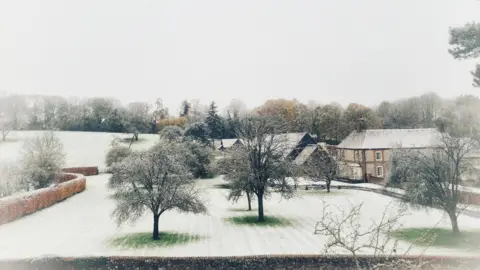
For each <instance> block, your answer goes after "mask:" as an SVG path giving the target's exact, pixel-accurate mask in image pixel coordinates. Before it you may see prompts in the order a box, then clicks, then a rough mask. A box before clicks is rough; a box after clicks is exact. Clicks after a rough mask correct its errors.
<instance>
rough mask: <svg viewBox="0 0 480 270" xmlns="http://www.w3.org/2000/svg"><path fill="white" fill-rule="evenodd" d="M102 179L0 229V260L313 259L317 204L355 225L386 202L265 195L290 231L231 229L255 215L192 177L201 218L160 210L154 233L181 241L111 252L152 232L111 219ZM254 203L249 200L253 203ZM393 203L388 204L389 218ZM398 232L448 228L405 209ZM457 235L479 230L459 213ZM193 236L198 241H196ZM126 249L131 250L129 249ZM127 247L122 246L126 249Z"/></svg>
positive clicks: (144, 222) (367, 197)
mask: <svg viewBox="0 0 480 270" xmlns="http://www.w3.org/2000/svg"><path fill="white" fill-rule="evenodd" d="M108 177H109V175H106V174H104V175H98V176H91V177H87V189H86V190H85V191H84V192H82V193H80V194H77V195H75V196H73V197H71V198H69V199H67V200H66V201H64V202H62V203H58V204H56V205H54V206H52V207H50V208H47V209H44V210H41V211H39V212H36V213H34V214H32V215H29V216H27V217H24V218H22V219H19V220H17V221H14V222H12V223H8V224H4V225H1V226H0V258H25V257H38V256H44V255H56V256H76V257H78V256H90V255H95V256H109V255H118V256H122V255H135V256H235V255H237V256H240V255H260V254H263V255H268V254H320V253H322V251H323V245H324V244H325V242H326V240H327V239H326V238H325V237H323V236H318V235H314V234H313V232H314V228H315V224H316V221H317V220H319V218H320V216H321V208H322V200H323V201H325V202H326V203H328V204H332V205H336V206H338V207H343V208H346V207H348V206H349V201H350V202H351V203H354V204H358V203H361V202H363V203H364V206H363V212H362V218H361V219H362V222H365V223H369V222H371V220H372V219H373V220H378V218H379V217H380V216H381V214H382V212H383V210H384V209H385V207H386V206H387V205H388V204H389V203H390V202H391V201H392V200H393V199H392V198H391V197H387V196H384V195H380V194H376V193H372V192H365V191H358V190H336V189H332V195H326V196H325V195H323V194H321V193H319V194H318V195H314V194H308V195H302V192H299V195H298V196H297V197H295V198H293V199H291V200H284V199H281V198H280V197H279V196H278V195H275V194H274V195H272V196H271V197H270V198H269V199H268V200H267V201H266V202H265V215H266V216H267V217H268V216H272V217H277V218H285V219H288V220H289V221H290V222H291V223H292V224H291V225H289V226H257V225H253V226H252V225H248V226H244V225H238V224H232V223H231V222H228V221H226V220H225V219H228V218H231V217H241V216H245V215H252V214H255V212H254V211H252V212H247V211H243V210H245V209H246V208H247V202H246V201H245V200H241V201H240V202H239V203H238V204H235V205H233V204H231V203H229V202H227V200H226V195H227V192H228V191H227V190H225V189H218V188H214V185H218V184H221V183H222V181H221V179H220V178H217V179H213V180H199V181H198V186H199V187H201V188H205V198H206V200H207V204H208V214H207V215H197V216H196V215H193V214H181V213H177V212H166V213H165V214H164V215H162V216H161V217H160V231H161V232H169V233H180V234H183V235H184V236H185V237H191V238H192V239H184V240H185V241H183V243H179V244H176V245H160V246H151V245H146V246H145V245H141V241H145V238H143V240H141V239H140V240H139V239H134V240H133V241H134V243H135V244H132V245H133V246H135V247H136V248H125V247H115V246H112V245H111V241H112V239H119V237H124V236H129V235H131V234H132V233H146V234H144V235H145V236H147V235H148V234H149V233H151V231H152V227H153V217H152V215H150V214H147V215H145V216H144V217H142V218H141V220H139V221H138V222H137V223H135V224H133V225H125V226H122V227H119V228H118V227H117V226H116V224H115V221H114V220H113V219H111V218H110V213H111V211H112V210H113V208H114V204H113V201H111V200H110V199H108V195H109V194H110V191H109V190H108V189H107V186H106V184H107V180H108ZM255 205H256V201H253V206H255ZM393 208H396V206H395V205H394V207H392V209H391V211H392V213H395V209H393ZM402 223H403V224H404V227H431V226H435V225H436V224H437V223H438V225H437V226H438V227H442V228H446V229H449V228H450V224H449V220H448V218H445V217H444V216H443V213H442V212H441V211H439V210H436V209H432V210H431V211H429V212H425V211H416V210H412V211H411V213H410V215H408V216H406V217H405V218H403V219H402ZM459 225H460V229H461V230H473V229H475V228H479V227H480V220H479V219H475V218H472V217H468V216H463V215H461V216H460V217H459ZM197 237H198V238H197ZM124 239H125V238H124ZM132 245H130V246H132ZM409 246H410V245H409V244H408V243H407V242H402V243H401V244H400V246H399V247H398V248H397V250H398V253H399V254H401V253H402V251H403V250H406V249H407V248H408V247H409ZM127 247H128V245H127ZM422 251H423V248H421V247H418V248H414V249H413V250H412V252H411V253H420V252H422ZM426 253H427V254H428V253H429V254H438V255H453V254H455V255H457V254H458V255H472V254H477V253H478V252H475V251H472V252H470V253H468V252H465V251H463V250H458V249H457V250H456V249H452V248H429V249H428V250H427V252H426Z"/></svg>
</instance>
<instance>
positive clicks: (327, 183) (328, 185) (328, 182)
mask: <svg viewBox="0 0 480 270" xmlns="http://www.w3.org/2000/svg"><path fill="white" fill-rule="evenodd" d="M325 183H326V185H327V193H330V180H328V179H327V181H325Z"/></svg>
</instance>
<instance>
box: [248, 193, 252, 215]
mask: <svg viewBox="0 0 480 270" xmlns="http://www.w3.org/2000/svg"><path fill="white" fill-rule="evenodd" d="M247 200H248V211H251V210H252V197H251V195H250V192H247Z"/></svg>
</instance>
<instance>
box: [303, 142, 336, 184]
mask: <svg viewBox="0 0 480 270" xmlns="http://www.w3.org/2000/svg"><path fill="white" fill-rule="evenodd" d="M332 155H333V154H331V153H328V151H327V150H324V149H318V151H316V152H314V153H313V154H312V156H311V157H309V159H308V160H306V161H305V163H304V164H303V165H301V166H300V168H299V170H300V173H301V175H305V176H306V177H307V178H308V179H310V180H313V181H325V186H326V188H327V192H330V184H331V183H332V181H333V180H335V179H336V178H337V173H338V164H337V159H336V158H335V157H334V156H332Z"/></svg>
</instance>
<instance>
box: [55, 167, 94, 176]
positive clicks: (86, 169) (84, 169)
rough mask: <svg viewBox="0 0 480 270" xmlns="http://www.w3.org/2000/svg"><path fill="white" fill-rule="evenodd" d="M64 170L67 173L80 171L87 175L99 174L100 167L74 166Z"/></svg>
mask: <svg viewBox="0 0 480 270" xmlns="http://www.w3.org/2000/svg"><path fill="white" fill-rule="evenodd" d="M62 172H66V173H79V174H83V175H85V176H91V175H97V174H98V167H74V168H63V169H62Z"/></svg>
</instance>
